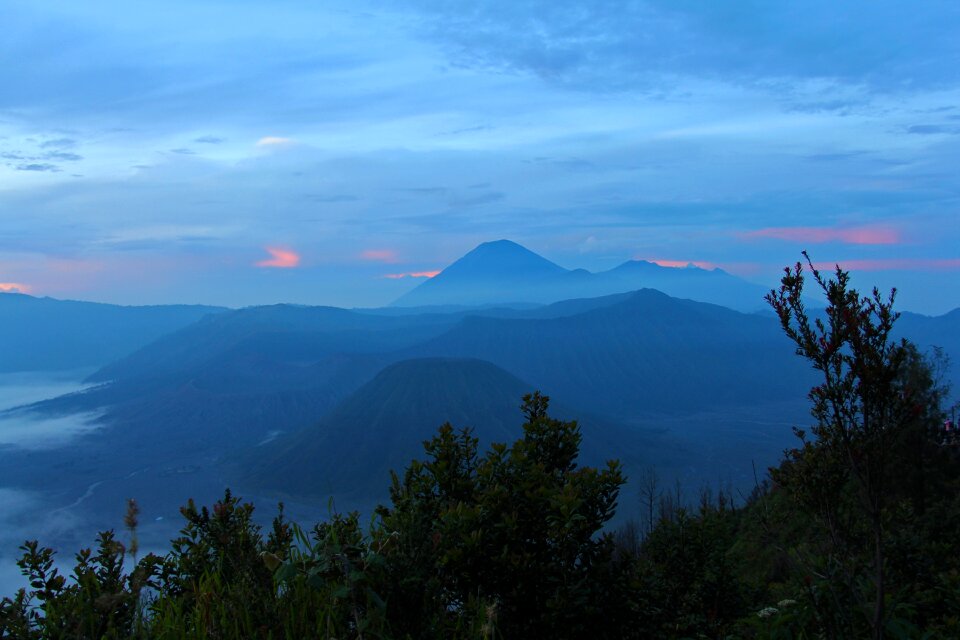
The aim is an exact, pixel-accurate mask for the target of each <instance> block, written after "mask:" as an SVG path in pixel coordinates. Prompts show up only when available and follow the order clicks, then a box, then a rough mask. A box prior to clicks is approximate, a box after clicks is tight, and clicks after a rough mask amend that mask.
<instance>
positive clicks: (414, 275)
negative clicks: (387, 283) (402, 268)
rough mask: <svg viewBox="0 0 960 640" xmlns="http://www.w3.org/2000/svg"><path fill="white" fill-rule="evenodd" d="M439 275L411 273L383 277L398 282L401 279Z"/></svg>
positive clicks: (419, 272)
mask: <svg viewBox="0 0 960 640" xmlns="http://www.w3.org/2000/svg"><path fill="white" fill-rule="evenodd" d="M439 273H440V271H411V272H408V273H388V274H386V275H384V276H383V277H384V278H389V279H390V280H399V279H401V278H432V277H434V276H435V275H437V274H439Z"/></svg>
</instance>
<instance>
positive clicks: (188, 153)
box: [170, 147, 197, 156]
mask: <svg viewBox="0 0 960 640" xmlns="http://www.w3.org/2000/svg"><path fill="white" fill-rule="evenodd" d="M170 153H178V154H180V155H182V156H195V155H197V152H196V151H194V150H193V149H187V148H186V147H179V148H177V149H170Z"/></svg>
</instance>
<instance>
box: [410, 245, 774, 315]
mask: <svg viewBox="0 0 960 640" xmlns="http://www.w3.org/2000/svg"><path fill="white" fill-rule="evenodd" d="M636 289H656V290H658V291H662V292H664V293H666V294H668V295H670V296H673V297H676V298H689V299H692V300H699V301H701V302H712V303H714V304H721V305H724V306H726V307H729V308H731V309H736V310H739V311H744V312H748V313H749V312H753V311H757V310H759V309H762V308H764V306H765V303H764V301H763V296H764V295H765V294H766V293H767V289H766V288H764V287H762V286H760V285H757V284H753V283H750V282H747V281H745V280H742V279H741V278H737V277H736V276H733V275H730V274H729V273H727V272H725V271H723V270H722V269H712V270H707V269H701V268H699V267H696V266H694V265H692V264H688V265H687V266H685V267H680V268H677V267H663V266H660V265H658V264H656V263H653V262H647V261H645V260H630V261H627V262H624V263H623V264H621V265H619V266H618V267H616V268H614V269H611V270H609V271H603V272H599V273H590V272H589V271H586V270H584V269H574V270H568V269H565V268H563V267H561V266H559V265H557V264H555V263H553V262H550V261H549V260H547V259H546V258H543V257H541V256H539V255H537V254H536V253H533V252H532V251H530V250H528V249H526V248H525V247H522V246H520V245H518V244H517V243H515V242H511V241H509V240H496V241H493V242H485V243H483V244H481V245H479V246H478V247H476V248H475V249H474V250H472V251H470V252H469V253H467V254H466V255H465V256H463V257H462V258H460V259H459V260H457V261H456V262H454V263H453V264H451V265H450V266H448V267H447V268H446V269H444V270H443V271H441V272H440V273H439V274H438V275H436V276H434V277H433V278H430V279H429V280H427V281H426V282H423V283H422V284H420V285H419V286H417V287H416V288H415V289H413V290H412V291H410V292H408V293H407V294H405V295H403V296H401V297H400V298H399V299H397V300H396V301H394V302H393V305H392V306H399V307H426V306H442V305H490V304H503V303H522V302H526V303H550V302H557V301H559V300H567V299H573V298H596V297H599V296H605V295H610V294H613V293H620V292H624V291H633V290H636Z"/></svg>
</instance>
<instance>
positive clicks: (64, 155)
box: [43, 151, 83, 162]
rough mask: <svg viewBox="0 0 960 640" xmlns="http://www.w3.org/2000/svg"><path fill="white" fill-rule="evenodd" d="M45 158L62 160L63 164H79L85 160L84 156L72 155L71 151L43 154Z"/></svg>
mask: <svg viewBox="0 0 960 640" xmlns="http://www.w3.org/2000/svg"><path fill="white" fill-rule="evenodd" d="M43 157H44V158H45V159H47V160H61V161H63V162H77V161H79V160H83V156H81V155H79V154H76V153H71V152H69V151H51V152H49V153H45V154H43Z"/></svg>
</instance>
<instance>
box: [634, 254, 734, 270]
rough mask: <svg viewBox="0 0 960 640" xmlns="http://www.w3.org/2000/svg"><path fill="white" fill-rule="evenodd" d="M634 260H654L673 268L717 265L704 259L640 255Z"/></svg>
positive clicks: (660, 264)
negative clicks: (677, 258)
mask: <svg viewBox="0 0 960 640" xmlns="http://www.w3.org/2000/svg"><path fill="white" fill-rule="evenodd" d="M634 260H646V261H647V262H652V263H653V264H656V265H659V266H661V267H670V268H671V269H682V268H684V267H686V266H687V265H690V264H692V265H693V266H695V267H700V268H701V269H714V268H716V266H717V265H715V264H714V263H712V262H705V261H703V260H662V259H660V258H641V257H639V256H634Z"/></svg>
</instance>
